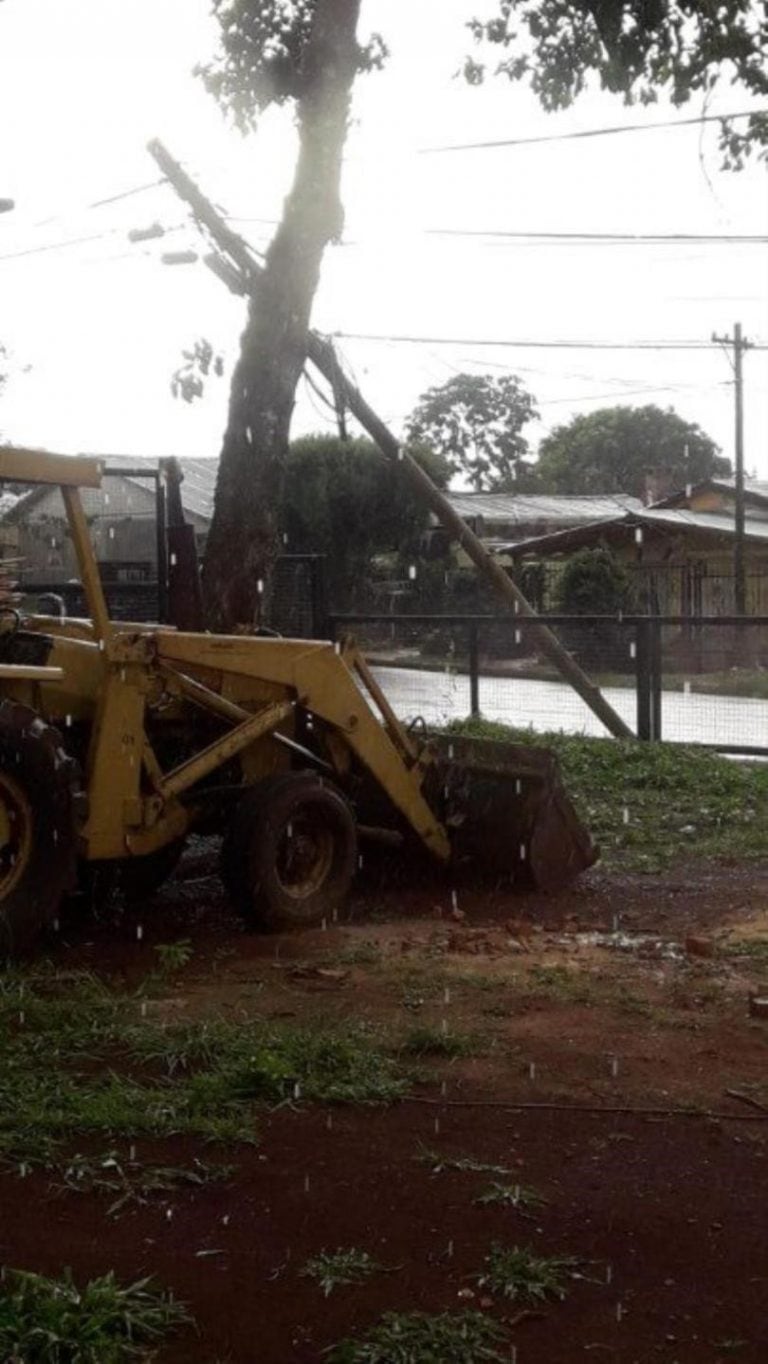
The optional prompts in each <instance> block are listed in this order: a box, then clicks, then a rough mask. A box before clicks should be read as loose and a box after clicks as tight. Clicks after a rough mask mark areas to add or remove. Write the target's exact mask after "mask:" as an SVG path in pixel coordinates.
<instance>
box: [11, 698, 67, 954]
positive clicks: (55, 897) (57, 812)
mask: <svg viewBox="0 0 768 1364" xmlns="http://www.w3.org/2000/svg"><path fill="white" fill-rule="evenodd" d="M77 802H78V768H77V764H76V763H75V761H74V759H73V758H71V757H69V755H68V754H67V753H66V752H65V751H64V748H63V745H62V740H61V735H60V734H59V732H58V730H55V729H54V728H53V727H52V726H51V725H48V724H46V722H45V721H44V720H43V719H42V718H41V717H40V716H39V715H38V714H37V713H36V712H35V711H33V710H31V709H30V708H29V707H28V706H22V705H20V704H18V703H17V702H15V701H7V700H6V701H3V702H2V703H0V959H2V958H9V957H15V956H18V955H20V954H22V953H24V952H26V951H28V950H29V948H30V947H32V945H33V944H34V942H35V939H36V938H37V937H38V935H39V933H40V932H41V930H42V929H43V927H44V926H45V924H46V923H48V922H49V921H50V920H51V919H53V918H54V917H55V915H56V912H57V910H58V908H59V905H60V904H61V900H62V898H63V896H64V894H65V893H66V892H67V891H68V890H69V889H71V886H72V884H73V882H74V878H75V868H76V852H77V842H76V840H77V832H76V817H77Z"/></svg>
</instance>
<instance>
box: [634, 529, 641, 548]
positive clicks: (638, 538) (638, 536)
mask: <svg viewBox="0 0 768 1364" xmlns="http://www.w3.org/2000/svg"><path fill="white" fill-rule="evenodd" d="M642 543H643V528H642V526H637V527H636V529H635V544H636V545H641V544H642Z"/></svg>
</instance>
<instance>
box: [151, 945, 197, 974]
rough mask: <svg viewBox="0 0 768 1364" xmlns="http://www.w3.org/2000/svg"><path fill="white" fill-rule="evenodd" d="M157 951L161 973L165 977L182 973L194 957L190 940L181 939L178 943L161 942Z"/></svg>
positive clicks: (157, 946) (156, 948)
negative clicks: (183, 967) (177, 972)
mask: <svg viewBox="0 0 768 1364" xmlns="http://www.w3.org/2000/svg"><path fill="white" fill-rule="evenodd" d="M155 951H156V953H157V955H158V957H159V959H160V971H161V973H162V974H164V975H170V974H171V973H172V972H174V971H180V970H181V968H182V966H187V965H188V963H189V962H190V961H191V960H192V957H193V955H194V949H193V947H192V941H191V939H190V938H179V940H178V942H160V943H158V944H157V945H156V947H155Z"/></svg>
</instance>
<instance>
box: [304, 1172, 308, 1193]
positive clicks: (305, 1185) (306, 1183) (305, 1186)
mask: <svg viewBox="0 0 768 1364" xmlns="http://www.w3.org/2000/svg"><path fill="white" fill-rule="evenodd" d="M304 1192H305V1193H309V1175H305V1176H304Z"/></svg>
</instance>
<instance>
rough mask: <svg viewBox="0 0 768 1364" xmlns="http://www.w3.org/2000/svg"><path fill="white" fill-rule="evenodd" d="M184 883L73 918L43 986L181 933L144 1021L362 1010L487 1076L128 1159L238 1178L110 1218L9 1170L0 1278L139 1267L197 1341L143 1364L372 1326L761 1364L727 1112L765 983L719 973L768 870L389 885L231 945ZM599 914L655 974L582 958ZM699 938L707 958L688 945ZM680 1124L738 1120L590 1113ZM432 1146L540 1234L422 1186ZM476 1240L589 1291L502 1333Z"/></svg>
mask: <svg viewBox="0 0 768 1364" xmlns="http://www.w3.org/2000/svg"><path fill="white" fill-rule="evenodd" d="M202 871H203V872H204V868H203V869H202ZM200 873H201V869H200V868H195V867H194V866H192V867H191V870H190V869H189V867H188V868H187V871H186V879H182V880H181V881H180V882H179V883H178V884H177V885H176V886H175V887H171V888H170V889H169V891H168V893H167V894H166V896H165V898H164V899H163V900H161V901H159V902H158V903H157V904H156V905H155V906H153V907H152V908H151V909H147V910H146V911H145V912H144V914H142V915H140V916H137V915H136V914H126V915H124V916H121V917H120V918H119V919H118V920H117V921H115V920H111V921H105V922H103V923H101V924H93V923H90V924H76V923H73V924H70V925H65V929H64V934H63V937H64V938H65V939H66V941H62V942H60V943H59V944H58V946H57V947H56V950H55V960H56V963H57V964H58V965H62V966H74V965H88V966H90V967H91V968H93V969H98V970H100V971H103V972H105V973H106V974H108V975H110V976H112V977H113V978H115V979H117V980H125V981H128V982H133V981H134V980H136V979H138V978H139V977H140V976H142V975H144V974H146V972H147V971H148V970H150V969H152V967H153V966H155V965H156V958H155V954H154V950H153V947H154V944H156V943H160V942H170V941H174V940H175V939H177V938H179V937H182V936H183V937H188V938H190V939H191V940H192V943H193V947H194V956H193V959H192V962H191V963H190V965H189V966H188V967H187V968H185V969H184V970H183V971H180V972H179V973H178V974H177V976H176V977H174V979H173V981H172V983H171V984H170V985H169V988H168V995H167V998H165V999H164V1000H163V999H161V1000H159V1001H157V1003H156V1004H155V1006H154V1007H155V1009H156V1011H157V1016H160V1017H167V1018H172V1019H176V1018H179V1017H185V1016H190V1015H194V1016H201V1015H204V1014H206V1013H211V1014H214V1013H216V1012H220V1011H223V1010H226V1011H227V1012H229V1013H234V1015H235V1016H238V1015H240V1014H242V1015H243V1016H247V1015H249V1014H252V1013H258V1014H259V1015H261V1016H267V1017H270V1016H272V1017H276V1016H292V1017H296V1018H302V1019H307V1018H310V1019H311V1018H318V1019H324V1020H333V1019H334V1018H347V1019H348V1018H350V1017H356V1018H357V1017H359V1018H366V1019H371V1020H373V1021H376V1022H377V1023H380V1024H382V1025H384V1026H386V1027H388V1028H390V1029H395V1030H398V1029H399V1030H400V1031H403V1030H407V1029H408V1028H409V1027H413V1026H414V1025H419V1026H421V1025H424V1024H429V1025H435V1026H437V1025H438V1023H439V1022H440V1020H441V1019H442V1018H445V1017H448V1019H449V1023H450V1027H451V1029H454V1028H455V1029H458V1030H462V1031H477V1032H478V1034H481V1035H482V1037H483V1039H484V1044H483V1046H482V1047H481V1048H480V1049H479V1051H480V1054H478V1055H471V1056H469V1057H467V1058H465V1059H462V1060H457V1061H453V1062H444V1061H443V1062H434V1061H433V1062H429V1063H427V1065H426V1075H425V1079H424V1080H423V1082H422V1083H421V1084H420V1085H419V1086H418V1087H417V1090H416V1094H417V1095H419V1096H421V1097H422V1098H425V1097H429V1098H432V1099H433V1101H435V1102H433V1103H432V1104H424V1103H417V1102H405V1103H401V1104H397V1105H395V1106H392V1107H390V1108H387V1109H384V1108H359V1107H358V1108H338V1107H337V1108H333V1109H329V1108H325V1107H309V1106H307V1107H303V1108H302V1107H299V1108H296V1109H282V1110H280V1111H278V1112H273V1113H272V1114H266V1113H265V1114H264V1115H263V1116H262V1117H261V1118H260V1119H259V1131H260V1143H259V1145H258V1146H257V1147H255V1148H253V1149H251V1148H246V1149H241V1148H238V1149H237V1150H235V1151H232V1150H230V1149H227V1150H226V1151H224V1150H221V1149H219V1148H216V1149H215V1151H214V1150H213V1149H212V1148H210V1147H209V1148H202V1147H201V1146H200V1145H199V1144H197V1145H196V1144H194V1143H192V1142H190V1141H188V1140H184V1141H181V1140H174V1141H169V1142H162V1143H159V1142H155V1143H148V1142H144V1143H137V1147H138V1155H139V1157H140V1158H141V1157H147V1158H150V1157H152V1158H157V1159H161V1160H162V1162H163V1163H165V1164H178V1163H180V1162H182V1161H184V1160H186V1161H189V1160H191V1159H192V1158H193V1156H194V1155H195V1154H200V1155H202V1156H203V1158H206V1159H220V1160H226V1161H231V1162H232V1163H234V1164H236V1165H237V1170H236V1173H235V1175H234V1176H233V1180H232V1182H231V1183H230V1184H225V1185H211V1186H207V1187H204V1188H200V1189H194V1190H190V1191H185V1192H183V1193H181V1194H178V1195H176V1194H174V1195H172V1196H170V1198H168V1197H167V1196H166V1197H165V1199H164V1201H161V1202H159V1203H157V1204H154V1205H151V1206H147V1207H142V1208H137V1209H135V1210H132V1211H130V1212H127V1213H126V1214H125V1215H123V1216H122V1217H120V1218H119V1219H117V1220H115V1219H111V1220H110V1219H108V1218H107V1217H106V1213H105V1201H104V1199H103V1198H101V1197H99V1196H97V1195H92V1194H67V1195H61V1194H56V1195H54V1194H53V1193H52V1192H51V1190H50V1188H49V1186H48V1183H47V1180H46V1178H45V1177H44V1176H43V1175H41V1174H34V1175H31V1176H29V1177H27V1179H25V1180H21V1179H19V1178H18V1177H16V1176H15V1175H7V1174H6V1175H3V1176H2V1177H0V1196H1V1197H2V1220H1V1221H0V1262H2V1263H5V1264H9V1265H14V1266H18V1267H21V1268H29V1269H36V1270H40V1271H43V1272H48V1273H58V1272H60V1271H61V1269H62V1267H63V1266H65V1265H70V1266H71V1267H72V1268H73V1270H74V1271H75V1274H76V1276H78V1277H80V1276H82V1277H88V1276H90V1275H94V1274H97V1273H103V1272H104V1271H105V1270H107V1269H110V1268H114V1269H115V1270H116V1271H117V1273H118V1275H119V1276H120V1277H121V1278H123V1279H126V1280H131V1279H133V1278H136V1277H139V1276H143V1275H145V1274H148V1273H151V1274H152V1275H154V1276H155V1277H156V1278H157V1280H158V1281H159V1282H160V1283H161V1284H163V1285H164V1286H167V1287H170V1288H172V1289H173V1290H174V1292H175V1293H176V1295H177V1296H178V1297H179V1298H181V1299H182V1300H183V1301H185V1302H187V1303H188V1304H189V1306H190V1308H191V1310H192V1312H193V1314H194V1316H195V1318H196V1321H197V1325H198V1331H197V1334H195V1333H185V1334H184V1335H183V1336H179V1337H178V1338H177V1339H176V1340H175V1341H174V1342H172V1343H171V1344H170V1345H169V1346H168V1347H166V1348H165V1349H164V1350H163V1351H162V1352H161V1354H160V1356H159V1358H160V1359H161V1360H162V1361H167V1362H168V1364H181V1361H189V1364H216V1361H221V1364H224V1361H229V1362H230V1364H310V1361H320V1360H321V1359H322V1354H323V1351H324V1350H325V1349H326V1348H327V1347H328V1346H329V1345H331V1344H332V1343H333V1342H334V1341H337V1340H339V1339H341V1338H343V1337H344V1336H347V1335H349V1334H351V1333H355V1332H357V1331H363V1330H364V1329H365V1328H366V1327H367V1326H369V1325H371V1324H372V1323H373V1322H375V1321H376V1320H377V1318H378V1317H379V1315H380V1314H381V1313H382V1312H383V1311H388V1310H392V1311H409V1310H422V1311H434V1312H437V1311H444V1310H451V1309H456V1310H461V1309H464V1308H467V1307H471V1308H472V1307H473V1308H478V1307H480V1308H483V1310H490V1311H492V1312H493V1313H494V1314H495V1315H497V1316H498V1317H499V1318H500V1319H501V1320H506V1321H507V1322H508V1323H512V1324H511V1331H510V1340H511V1341H512V1342H513V1343H514V1345H515V1347H516V1351H517V1353H516V1356H515V1358H516V1362H517V1364H545V1362H546V1364H574V1361H576V1360H580V1359H584V1360H585V1361H586V1360H590V1359H594V1360H599V1361H602V1360H605V1361H608V1362H610V1364H716V1362H717V1361H722V1364H726V1361H730V1360H735V1361H737V1364H765V1361H766V1360H768V1253H767V1251H766V1246H767V1245H768V1237H767V1235H766V1233H767V1232H768V1213H766V1207H767V1206H768V1122H766V1121H763V1120H762V1118H761V1115H760V1113H759V1112H757V1111H756V1110H754V1109H750V1108H749V1107H748V1106H747V1105H745V1104H744V1103H740V1102H738V1101H734V1100H733V1099H732V1098H729V1097H727V1096H726V1095H725V1094H724V1090H726V1089H728V1088H735V1089H737V1090H739V1091H741V1092H742V1093H748V1094H750V1095H752V1096H753V1097H754V1096H756V1095H757V1096H759V1097H760V1098H761V1099H762V1101H763V1102H764V1103H768V1064H767V1063H768V1023H762V1022H758V1021H755V1020H754V1019H751V1018H750V1016H749V1012H748V1008H747V1004H748V995H749V993H750V992H751V991H753V990H754V989H755V988H756V987H757V986H758V985H759V984H760V981H761V977H760V970H761V968H760V967H759V965H758V966H756V965H755V962H754V961H753V960H752V958H750V957H749V956H746V957H733V956H731V955H729V954H728V953H727V950H726V949H727V946H728V944H729V943H732V942H733V941H735V940H736V939H756V940H760V939H761V937H765V935H766V934H767V933H768V866H762V867H753V868H749V869H745V868H728V867H722V866H720V867H718V866H713V865H710V866H706V867H703V866H697V867H694V868H683V869H682V870H681V869H678V870H677V871H676V873H675V876H674V877H670V876H664V877H653V878H650V877H645V878H643V877H626V876H625V877H620V876H610V875H607V874H602V873H601V874H598V873H592V874H590V875H589V876H587V877H586V878H584V882H583V884H582V885H581V886H580V887H579V888H578V889H576V890H573V891H571V892H570V893H569V894H567V895H563V896H559V897H556V898H550V899H542V898H538V899H537V898H536V897H530V898H528V899H516V900H514V901H513V900H510V899H508V898H505V897H502V896H499V895H491V894H488V893H486V894H483V893H482V892H479V891H476V892H474V893H473V894H470V892H468V891H467V892H464V891H462V892H461V897H460V903H461V906H462V909H461V913H465V914H466V918H465V919H463V920H461V921H457V920H454V919H452V918H451V905H452V899H451V895H450V892H449V891H448V892H447V891H446V889H445V887H443V886H441V885H439V883H438V884H422V885H421V886H419V887H417V888H416V889H414V890H413V891H408V889H407V888H406V887H403V886H397V887H395V888H388V887H387V885H386V884H382V885H381V886H377V887H373V888H370V889H369V890H367V891H366V893H365V894H364V895H363V894H361V895H359V896H358V898H357V899H356V900H355V902H354V903H353V906H352V916H351V921H350V922H349V923H346V924H344V925H342V926H333V925H330V926H329V927H328V929H327V931H325V932H321V931H317V932H312V933H307V934H303V935H293V936H285V935H284V936H279V937H275V938H263V937H258V936H254V935H248V934H245V933H243V932H242V930H241V929H240V927H239V925H237V924H236V923H235V922H234V921H233V919H232V918H231V917H230V915H229V912H228V911H227V909H226V907H225V906H224V904H223V902H222V900H221V897H220V894H219V893H218V891H217V890H216V887H215V883H214V882H212V881H210V880H206V879H205V876H204V875H201V874H200ZM615 915H619V916H620V927H621V928H622V929H626V930H628V931H632V930H638V929H642V930H646V931H648V932H650V933H653V934H655V935H657V940H658V941H663V942H664V943H670V942H671V943H674V944H676V946H675V947H674V949H671V955H668V954H667V953H666V949H664V948H662V949H656V948H655V947H654V946H653V943H650V944H648V946H647V947H646V948H643V950H642V951H626V952H619V951H610V950H607V949H606V948H604V947H599V946H595V945H593V944H589V943H587V944H585V943H584V942H583V941H581V940H580V939H579V938H578V937H577V933H578V931H583V930H588V929H594V928H598V927H602V928H605V929H611V928H612V927H613V926H614V916H615ZM139 920H141V923H142V926H143V929H144V933H143V938H142V941H141V942H138V941H137V939H136V927H137V923H138V922H139ZM542 925H544V929H543V931H542V930H541V926H542ZM537 929H538V931H537ZM694 930H695V931H696V932H698V933H699V934H702V933H703V934H705V935H708V936H709V937H710V938H711V940H712V943H713V946H714V949H715V952H716V955H715V957H714V958H712V959H706V958H704V959H701V958H698V957H691V956H688V955H686V953H685V951H684V950H681V947H680V944H681V943H682V942H683V941H684V939H685V938H686V936H687V935H689V934H691V933H692V932H693V931H694ZM553 968H554V969H553ZM322 970H326V971H328V970H329V971H331V973H332V974H331V975H330V976H323V975H322V974H320V971H322ZM542 972H543V975H542ZM446 990H447V991H448V993H447V995H446ZM614 1058H616V1062H617V1063H618V1073H614V1071H615V1070H616V1065H615V1064H614ZM531 1062H533V1063H534V1066H535V1071H534V1075H533V1078H532V1077H531V1071H530V1063H531ZM443 1085H444V1092H443V1089H442V1086H443ZM443 1098H447V1099H448V1100H453V1101H456V1100H457V1099H468V1100H473V1101H478V1100H481V1101H488V1100H496V1101H498V1100H499V1099H504V1100H507V1101H511V1102H517V1103H521V1102H536V1103H544V1102H547V1101H554V1102H556V1103H559V1104H562V1105H564V1106H568V1107H573V1106H579V1105H582V1106H589V1105H594V1106H595V1107H596V1108H598V1109H599V1108H602V1109H603V1110H604V1111H603V1112H591V1113H581V1112H577V1111H570V1112H569V1111H555V1112H550V1111H542V1110H528V1111H519V1110H518V1111H514V1110H512V1109H505V1108H503V1107H451V1106H450V1105H446V1104H444V1103H442V1102H441V1099H443ZM690 1103H696V1104H699V1105H701V1106H702V1107H705V1108H708V1109H712V1110H716V1111H718V1112H721V1113H728V1114H731V1115H732V1117H729V1118H721V1119H716V1120H715V1119H711V1118H707V1117H704V1116H698V1115H697V1116H690V1115H689V1116H685V1115H678V1116H674V1117H656V1116H652V1117H649V1116H631V1115H629V1114H613V1113H609V1112H607V1111H605V1109H606V1108H607V1107H608V1106H621V1105H628V1106H631V1107H633V1108H637V1107H646V1106H648V1107H661V1108H669V1109H674V1108H679V1107H680V1106H681V1105H682V1104H690ZM115 1145H118V1146H119V1147H120V1148H121V1149H123V1150H124V1149H126V1145H127V1144H126V1143H115ZM425 1146H426V1147H429V1148H432V1149H436V1150H438V1151H440V1152H441V1153H447V1154H455V1155H471V1156H474V1157H476V1158H478V1159H482V1160H486V1161H488V1162H492V1163H498V1164H503V1165H507V1166H509V1167H511V1168H512V1169H513V1170H514V1171H515V1176H516V1178H519V1180H520V1182H521V1183H522V1184H524V1185H529V1186H531V1187H533V1188H534V1189H536V1190H537V1191H538V1192H540V1193H541V1194H542V1195H543V1196H544V1198H545V1199H546V1200H547V1201H546V1205H545V1206H544V1207H543V1208H542V1209H541V1210H540V1211H539V1212H538V1213H537V1214H536V1215H535V1217H534V1218H533V1220H527V1219H526V1218H523V1217H522V1216H521V1214H520V1213H519V1212H516V1211H513V1210H504V1209H498V1208H486V1207H481V1206H478V1205H477V1204H475V1203H474V1201H473V1200H474V1199H475V1198H476V1197H477V1196H478V1194H479V1193H481V1192H482V1191H483V1190H484V1189H485V1188H487V1186H488V1184H489V1183H490V1182H491V1180H492V1178H493V1177H492V1176H491V1177H489V1176H486V1175H482V1174H473V1173H456V1172H453V1173H442V1174H432V1173H431V1172H430V1169H429V1168H428V1166H426V1165H425V1164H424V1163H422V1162H420V1161H419V1160H418V1159H417V1156H418V1153H419V1150H420V1148H423V1147H425ZM80 1149H82V1147H81V1148H80ZM169 1214H170V1215H169ZM494 1241H500V1242H504V1243H506V1244H525V1245H528V1246H531V1247H532V1248H534V1249H535V1250H536V1251H537V1252H539V1253H542V1254H552V1255H558V1256H574V1257H576V1258H577V1259H578V1261H579V1262H580V1265H581V1271H580V1272H581V1274H582V1275H583V1278H580V1279H577V1280H574V1281H573V1283H572V1284H571V1286H570V1290H569V1293H568V1297H567V1299H566V1301H565V1302H563V1303H557V1304H553V1305H547V1306H546V1307H545V1308H543V1309H542V1312H541V1313H540V1314H539V1313H536V1314H534V1315H526V1316H525V1317H524V1318H523V1319H521V1320H518V1321H517V1322H516V1323H515V1318H516V1317H517V1316H518V1310H517V1308H516V1307H515V1306H513V1305H510V1306H509V1307H506V1308H505V1306H504V1304H503V1303H501V1304H498V1303H494V1304H493V1305H490V1306H489V1305H487V1304H486V1301H485V1300H484V1299H483V1297H482V1292H481V1290H479V1289H478V1288H477V1285H476V1283H475V1279H474V1276H476V1275H477V1274H478V1272H479V1271H481V1269H482V1267H483V1259H484V1256H485V1255H486V1254H487V1253H488V1250H489V1248H490V1246H491V1244H492V1243H493V1242H494ZM353 1246H354V1247H357V1248H360V1249H365V1250H367V1251H369V1252H370V1253H371V1254H372V1255H373V1257H374V1258H375V1259H377V1260H378V1261H380V1262H381V1263H382V1264H383V1265H385V1266H386V1267H387V1269H388V1271H389V1272H384V1273H380V1274H376V1275H375V1276H374V1277H373V1278H372V1279H370V1280H369V1281H368V1282H366V1283H365V1284H364V1285H362V1286H360V1287H355V1288H349V1287H347V1288H339V1289H337V1290H335V1291H334V1292H333V1293H332V1294H331V1296H330V1297H329V1298H327V1299H326V1298H324V1297H323V1296H322V1293H321V1291H320V1289H319V1288H318V1287H317V1285H316V1284H315V1283H314V1282H313V1281H311V1280H309V1279H307V1278H304V1277H302V1276H301V1274H300V1270H301V1267H302V1265H303V1264H304V1263H305V1261H306V1260H307V1258H308V1257H309V1256H311V1255H314V1254H317V1253H318V1252H319V1251H320V1250H322V1249H325V1250H335V1249H337V1248H339V1247H353ZM213 1251H215V1252H217V1253H216V1254H206V1253H205V1252H213ZM471 1294H474V1296H470V1295H471ZM460 1295H461V1296H460Z"/></svg>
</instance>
